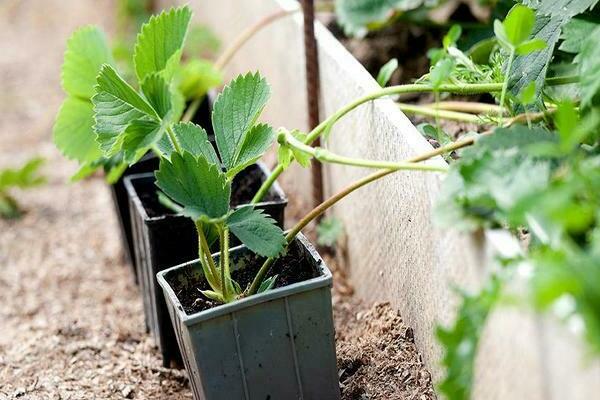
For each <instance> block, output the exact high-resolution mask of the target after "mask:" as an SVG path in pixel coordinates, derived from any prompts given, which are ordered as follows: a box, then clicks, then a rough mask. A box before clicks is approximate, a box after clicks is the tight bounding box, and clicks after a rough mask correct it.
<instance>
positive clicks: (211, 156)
mask: <svg viewBox="0 0 600 400" xmlns="http://www.w3.org/2000/svg"><path fill="white" fill-rule="evenodd" d="M173 134H174V135H175V138H176V139H177V141H178V142H179V146H180V147H181V150H182V151H187V152H188V153H190V154H192V155H193V156H195V157H200V156H201V157H204V158H205V159H206V160H208V162H209V163H211V164H214V165H220V164H221V162H220V161H219V157H218V156H217V153H216V152H215V149H214V147H213V145H212V144H211V143H210V141H209V140H208V134H207V133H206V131H205V130H204V128H202V127H201V126H199V125H196V124H194V123H192V122H180V123H178V124H175V125H173ZM169 143H170V142H169ZM165 150H166V151H165V152H164V153H165V156H166V157H170V156H171V153H172V152H173V151H174V150H173V147H172V146H171V145H170V144H169V147H168V149H165Z"/></svg>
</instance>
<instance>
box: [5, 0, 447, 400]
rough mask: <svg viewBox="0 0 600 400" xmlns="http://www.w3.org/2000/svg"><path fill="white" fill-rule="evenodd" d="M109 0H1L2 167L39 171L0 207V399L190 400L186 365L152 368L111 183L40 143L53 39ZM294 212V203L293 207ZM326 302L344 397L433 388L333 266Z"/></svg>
mask: <svg viewBox="0 0 600 400" xmlns="http://www.w3.org/2000/svg"><path fill="white" fill-rule="evenodd" d="M113 9H114V5H113V4H112V2H111V1H107V0H85V1H84V0H78V1H68V2H66V1H59V0H45V1H43V2H42V1H38V0H3V1H2V2H1V3H0V48H1V49H2V51H1V52H0V109H2V111H3V113H2V118H0V167H5V166H14V165H18V164H21V163H22V162H24V161H25V160H26V159H28V158H29V157H31V156H34V155H42V156H43V157H45V158H46V160H47V163H46V166H45V168H44V174H45V175H46V176H47V177H48V184H47V185H45V186H42V187H40V188H37V189H34V190H31V191H27V192H18V193H16V195H17V198H18V199H19V201H20V202H21V204H22V206H23V207H24V208H26V209H27V210H28V212H27V214H26V215H25V216H24V217H23V218H22V219H20V220H17V221H1V220H0V399H15V398H23V399H83V398H86V399H88V398H98V399H123V398H134V399H167V398H168V399H175V400H177V399H189V398H191V392H190V390H189V388H188V383H187V376H186V373H185V371H180V370H171V369H166V368H163V367H162V364H161V361H160V359H159V356H158V352H157V351H156V350H155V349H154V346H153V342H152V340H151V338H150V337H149V336H148V335H147V334H146V333H145V329H144V322H143V311H142V303H141V298H140V295H139V293H138V289H137V287H136V286H135V285H134V284H133V283H132V279H131V275H130V270H129V268H128V267H127V266H126V265H124V264H123V262H122V257H121V247H120V246H121V245H120V243H119V235H118V234H117V232H118V231H117V225H116V221H115V218H114V214H113V210H112V204H111V200H110V195H109V192H108V189H107V187H106V186H105V184H104V183H103V181H102V179H101V178H99V177H96V178H93V179H90V180H88V181H86V182H82V183H78V184H67V183H66V182H67V180H68V177H69V176H70V175H71V174H72V173H73V172H74V171H75V169H76V167H75V165H74V164H73V163H69V162H67V161H65V160H64V159H63V158H62V157H61V155H60V154H59V153H58V151H57V150H56V149H55V148H54V146H53V144H52V142H51V126H52V122H53V118H54V115H55V113H56V110H57V108H58V105H59V104H60V101H61V99H62V94H61V91H60V86H59V68H60V63H61V59H62V52H63V49H64V42H65V40H66V38H67V37H68V35H69V33H70V32H71V31H72V30H73V29H74V28H75V27H77V26H79V25H82V24H88V23H97V24H101V25H102V26H104V27H108V28H109V29H110V27H111V26H112V20H113V19H112V17H111V16H112V10H113ZM292 212H294V210H292ZM328 263H329V264H330V265H332V267H333V269H334V271H335V274H336V284H335V287H334V312H335V322H336V331H337V333H336V336H337V349H338V364H339V367H340V381H341V387H342V392H343V398H344V399H345V400H349V399H419V400H421V399H432V398H435V394H434V392H433V389H432V384H431V378H430V375H429V373H428V372H427V371H426V370H425V369H424V367H423V364H422V362H421V361H420V356H419V354H418V351H417V349H416V347H415V345H414V343H413V341H412V335H411V334H410V332H411V331H410V328H408V327H406V326H405V325H404V324H403V323H402V321H401V318H400V317H399V316H398V315H397V313H396V312H394V311H393V310H392V309H391V308H390V307H389V306H387V305H385V304H378V305H374V306H370V305H364V304H361V303H360V302H359V301H358V300H356V299H354V298H353V297H352V288H351V287H350V286H349V284H348V283H347V280H346V279H345V276H344V273H343V267H341V266H339V265H338V263H336V262H335V259H332V258H330V259H329V261H328Z"/></svg>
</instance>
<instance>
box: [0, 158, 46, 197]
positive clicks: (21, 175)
mask: <svg viewBox="0 0 600 400" xmlns="http://www.w3.org/2000/svg"><path fill="white" fill-rule="evenodd" d="M43 164H44V159H43V158H41V157H35V158H32V159H31V160H29V161H27V162H26V163H25V165H23V166H22V167H21V168H6V169H3V170H0V192H3V191H5V190H7V189H9V188H13V187H18V188H22V189H23V188H28V187H32V186H37V185H41V184H42V183H44V182H45V181H46V178H44V177H43V176H40V175H38V171H39V169H40V167H41V166H42V165H43Z"/></svg>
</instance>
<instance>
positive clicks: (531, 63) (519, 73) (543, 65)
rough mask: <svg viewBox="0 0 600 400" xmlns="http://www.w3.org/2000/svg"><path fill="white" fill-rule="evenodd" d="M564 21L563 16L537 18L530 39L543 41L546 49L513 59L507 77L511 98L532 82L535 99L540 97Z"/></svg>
mask: <svg viewBox="0 0 600 400" xmlns="http://www.w3.org/2000/svg"><path fill="white" fill-rule="evenodd" d="M566 21H567V20H566V18H565V17H563V16H556V17H546V16H538V17H537V19H536V21H535V25H534V28H533V32H532V35H531V38H533V39H541V40H543V41H544V42H545V43H546V47H544V49H543V50H540V51H536V52H533V53H530V54H527V55H524V56H517V57H515V60H514V62H513V65H512V68H511V71H510V76H509V77H508V88H509V90H510V92H511V93H512V94H513V96H515V97H518V95H519V93H520V92H521V91H523V89H524V88H525V87H526V86H528V85H529V83H530V82H531V81H534V82H535V87H536V94H535V98H536V99H538V98H539V97H540V95H541V92H542V89H543V88H544V84H545V79H546V71H547V70H548V65H549V64H550V60H551V59H552V54H553V52H554V46H555V45H556V42H557V41H558V37H559V35H560V29H561V27H562V26H563V25H564V23H565V22H566Z"/></svg>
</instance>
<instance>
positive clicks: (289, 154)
mask: <svg viewBox="0 0 600 400" xmlns="http://www.w3.org/2000/svg"><path fill="white" fill-rule="evenodd" d="M281 130H285V128H280V131H281ZM290 133H291V134H292V136H294V138H296V139H298V140H299V141H301V142H304V141H305V140H306V136H307V135H306V133H304V132H300V131H299V130H297V129H294V130H292V131H291V132H290ZM311 159H312V155H310V154H308V153H305V152H303V151H300V150H297V149H296V148H295V147H290V146H287V145H285V144H281V143H280V145H279V147H278V148H277V160H278V161H279V163H280V164H281V165H282V166H283V168H287V167H289V165H290V162H291V161H292V160H296V161H297V162H298V164H300V165H301V166H302V167H303V168H307V167H308V166H310V160H311Z"/></svg>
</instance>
